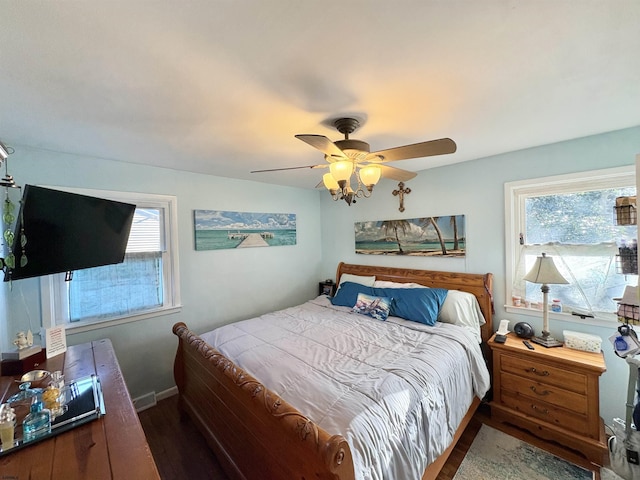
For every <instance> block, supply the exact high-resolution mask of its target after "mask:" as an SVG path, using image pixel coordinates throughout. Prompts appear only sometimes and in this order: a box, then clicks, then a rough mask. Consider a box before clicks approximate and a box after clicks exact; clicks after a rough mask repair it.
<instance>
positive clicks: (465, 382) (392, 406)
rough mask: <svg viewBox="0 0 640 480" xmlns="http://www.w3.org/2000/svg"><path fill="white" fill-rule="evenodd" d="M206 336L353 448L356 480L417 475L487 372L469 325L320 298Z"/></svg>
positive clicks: (483, 388) (480, 389)
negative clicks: (376, 315) (385, 315)
mask: <svg viewBox="0 0 640 480" xmlns="http://www.w3.org/2000/svg"><path fill="white" fill-rule="evenodd" d="M201 337H202V338H203V339H204V340H205V341H206V342H207V343H209V344H210V345H211V346H213V347H214V348H216V349H218V350H219V351H220V352H221V353H223V354H224V355H225V356H227V357H228V358H230V359H231V360H233V361H234V362H235V363H236V364H237V365H238V366H240V367H242V368H243V369H245V370H246V371H247V372H249V373H250V374H251V375H253V376H254V377H256V378H257V379H258V380H260V381H261V382H262V383H263V384H264V385H265V386H266V387H267V388H269V389H271V390H273V391H274V392H275V393H277V394H278V395H280V396H281V397H282V398H284V399H285V400H286V401H287V402H289V403H291V404H292V405H294V406H295V407H296V408H297V409H298V410H299V411H300V412H301V413H302V414H304V415H306V416H307V417H309V418H310V419H311V420H313V421H314V422H315V423H317V424H318V425H319V426H320V427H322V428H323V429H325V430H326V431H327V432H329V433H330V434H336V433H339V434H342V435H343V436H344V437H345V438H346V440H347V441H348V442H349V445H350V446H351V449H352V453H353V458H354V464H355V469H356V478H357V479H367V480H368V479H371V480H377V479H389V480H391V479H407V480H409V479H419V478H421V476H422V473H423V472H424V469H425V468H426V466H427V465H428V464H429V463H431V462H432V461H433V460H434V459H435V458H436V457H438V455H440V453H442V452H443V451H444V450H445V449H446V448H447V447H448V446H449V444H450V443H451V441H452V440H453V434H454V432H455V430H456V429H457V427H458V424H459V422H460V421H461V420H462V417H463V416H464V414H465V413H466V411H467V410H468V408H469V405H470V404H471V401H472V400H473V396H474V395H477V396H478V397H480V398H482V397H483V396H484V395H485V393H486V392H487V390H488V388H489V373H488V371H487V368H486V365H485V362H484V359H483V357H482V354H481V351H480V348H479V346H478V345H477V343H476V342H475V341H474V338H473V336H472V335H471V334H469V333H468V332H467V331H466V330H464V329H463V328H460V327H457V326H455V325H449V324H444V323H437V324H436V325H435V326H433V327H428V326H426V325H422V324H419V323H415V322H409V321H406V320H402V319H400V318H395V317H389V319H388V320H387V321H386V322H383V321H379V320H375V319H373V318H370V317H367V316H364V315H359V314H356V313H351V312H350V310H349V309H347V308H343V307H333V306H332V305H331V303H330V302H329V301H328V299H327V298H326V297H322V296H321V297H318V298H316V299H314V300H311V301H309V302H307V303H304V304H302V305H299V306H297V307H291V308H287V309H285V310H281V311H278V312H273V313H269V314H266V315H262V316H261V317H258V318H255V319H251V320H245V321H242V322H238V323H233V324H230V325H226V326H224V327H221V328H218V329H216V330H214V331H211V332H208V333H205V334H203V335H201Z"/></svg>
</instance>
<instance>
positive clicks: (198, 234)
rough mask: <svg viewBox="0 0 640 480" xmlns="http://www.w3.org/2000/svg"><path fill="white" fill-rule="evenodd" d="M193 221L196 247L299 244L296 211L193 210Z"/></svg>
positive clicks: (217, 247) (211, 248)
mask: <svg viewBox="0 0 640 480" xmlns="http://www.w3.org/2000/svg"><path fill="white" fill-rule="evenodd" d="M193 224H194V237H195V248H196V250H220V249H226V248H247V247H274V246H280V245H295V244H296V215H295V214H293V213H251V212H227V211H223V210H194V211H193Z"/></svg>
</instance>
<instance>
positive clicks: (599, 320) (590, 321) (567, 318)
mask: <svg viewBox="0 0 640 480" xmlns="http://www.w3.org/2000/svg"><path fill="white" fill-rule="evenodd" d="M504 308H505V310H506V311H507V312H508V313H516V314H518V315H529V316H532V317H539V318H542V310H540V309H537V308H526V307H514V306H513V305H505V306H504ZM549 320H562V321H564V322H570V323H579V324H580V325H594V326H597V327H614V328H617V327H618V325H620V323H619V322H618V317H617V315H616V314H614V313H611V314H604V315H599V316H595V317H593V318H590V317H586V318H581V317H579V316H577V315H573V314H571V313H567V312H552V311H551V310H549Z"/></svg>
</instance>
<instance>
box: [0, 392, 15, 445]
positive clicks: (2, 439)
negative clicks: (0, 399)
mask: <svg viewBox="0 0 640 480" xmlns="http://www.w3.org/2000/svg"><path fill="white" fill-rule="evenodd" d="M15 427H16V414H15V412H14V410H13V408H11V407H10V406H9V404H7V403H4V404H2V405H0V445H1V446H2V451H3V452H6V451H7V450H9V449H10V448H13V447H14V446H15V442H14V435H15Z"/></svg>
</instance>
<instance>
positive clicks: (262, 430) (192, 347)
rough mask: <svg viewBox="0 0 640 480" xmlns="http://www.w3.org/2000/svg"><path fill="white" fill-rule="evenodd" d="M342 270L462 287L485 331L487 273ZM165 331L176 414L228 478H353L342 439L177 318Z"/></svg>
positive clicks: (342, 268) (432, 470)
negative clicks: (193, 428)
mask: <svg viewBox="0 0 640 480" xmlns="http://www.w3.org/2000/svg"><path fill="white" fill-rule="evenodd" d="M345 273H346V274H352V275H361V276H367V275H375V276H376V279H378V280H384V281H392V282H402V283H419V284H421V285H425V286H428V287H439V288H445V289H449V290H461V291H464V292H469V293H471V294H473V295H475V296H476V298H477V300H478V303H479V305H480V309H481V310H482V313H483V315H484V318H485V320H486V324H485V325H484V326H482V328H481V336H482V340H483V343H484V342H486V341H487V340H488V339H489V337H490V336H491V334H492V313H493V312H492V309H493V304H492V281H493V278H492V275H491V274H468V273H450V272H439V271H428V270H414V269H403V268H394V267H375V266H365V265H351V264H345V263H340V264H339V265H338V269H337V274H336V281H337V282H338V281H339V279H340V277H341V276H342V274H345ZM173 332H174V334H175V335H177V336H178V339H179V342H178V349H177V353H176V358H175V364H174V376H175V381H176V384H177V387H178V391H179V395H180V399H179V406H180V409H181V412H182V413H186V414H187V415H189V417H190V418H191V419H192V420H193V421H194V423H195V424H196V425H197V427H198V428H199V430H200V431H201V432H202V434H203V435H204V437H205V438H206V440H207V443H208V444H209V446H210V448H211V449H212V451H213V452H214V453H215V455H216V457H217V458H218V460H219V462H220V463H221V465H222V466H223V468H224V469H225V471H226V473H227V474H228V475H229V477H230V478H233V479H246V480H253V479H283V480H288V479H306V480H311V479H336V480H337V479H339V480H353V479H354V478H355V473H354V464H353V459H352V453H351V449H350V446H349V444H348V443H347V441H346V440H345V438H344V437H342V436H341V435H330V434H329V433H327V432H326V431H324V430H323V429H322V428H320V427H319V426H317V425H316V424H314V422H312V421H311V420H309V419H308V418H306V417H305V416H304V415H302V414H301V413H300V412H299V411H298V410H297V409H296V408H295V406H293V405H290V404H288V403H287V402H286V401H284V400H283V399H281V398H280V397H278V396H277V395H276V394H275V393H273V392H271V391H270V390H269V389H267V388H266V387H265V386H264V385H262V384H261V383H260V381H259V380H257V379H256V378H254V377H253V376H251V375H249V374H248V373H247V372H245V371H244V370H243V369H241V368H240V367H238V366H236V365H235V364H234V363H233V362H232V361H230V360H229V359H228V358H226V357H225V356H224V355H222V354H221V353H219V352H218V351H217V350H215V349H214V348H212V347H211V346H209V345H208V344H207V343H206V342H205V341H204V340H202V339H201V338H200V337H199V336H198V335H197V334H195V333H194V332H192V331H190V330H189V329H188V327H187V326H186V325H185V324H184V323H177V324H175V325H174V326H173ZM479 404H480V400H479V399H478V398H477V397H476V398H475V399H474V401H473V403H472V405H471V407H470V409H469V411H468V412H467V414H466V415H465V416H464V418H463V419H462V422H461V424H460V426H459V428H458V430H457V431H456V433H455V436H454V440H453V443H452V444H451V446H450V447H449V448H448V449H447V450H446V451H445V452H444V453H443V454H442V455H440V456H439V457H438V458H437V459H436V460H435V461H434V462H433V463H431V465H430V466H429V467H428V468H427V469H426V471H425V472H424V475H423V477H422V478H423V479H424V480H427V479H435V477H436V476H437V474H438V472H439V471H440V469H441V468H442V466H443V465H444V463H445V462H446V460H447V458H448V456H449V454H450V453H451V451H452V450H453V447H454V446H455V443H456V442H457V441H458V439H459V437H460V435H461V434H462V432H463V430H464V429H465V427H466V425H467V424H468V422H469V421H470V419H471V417H472V416H473V413H474V412H475V410H476V409H477V407H478V405H479Z"/></svg>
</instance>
